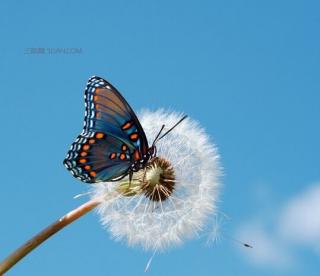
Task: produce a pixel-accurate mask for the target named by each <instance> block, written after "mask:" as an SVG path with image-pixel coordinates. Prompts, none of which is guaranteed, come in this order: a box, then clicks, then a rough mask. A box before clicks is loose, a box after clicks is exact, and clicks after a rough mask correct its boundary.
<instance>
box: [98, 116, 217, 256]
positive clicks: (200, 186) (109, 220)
mask: <svg viewBox="0 0 320 276" xmlns="http://www.w3.org/2000/svg"><path fill="white" fill-rule="evenodd" d="M181 117H182V116H181V114H179V113H176V112H168V111H165V110H158V111H148V110H146V111H142V112H141V114H140V116H139V119H140V122H141V125H142V127H143V129H144V131H145V133H146V136H147V137H148V143H149V145H151V144H152V142H153V139H154V137H155V136H156V135H157V134H158V132H159V129H160V128H161V126H162V124H165V125H166V129H169V128H170V127H171V126H173V125H174V124H175V123H176V122H177V121H179V120H180V119H181ZM156 146H157V156H158V158H157V159H156V161H155V160H151V161H150V163H149V165H148V166H149V168H146V171H145V172H144V171H143V170H141V171H139V172H138V173H135V174H134V176H133V181H132V183H131V186H130V191H128V192H127V194H126V193H124V192H123V191H124V190H125V188H126V187H127V186H126V185H127V183H125V182H124V181H128V180H124V181H120V182H112V183H110V182H109V183H100V184H95V185H92V189H93V195H92V196H93V197H96V196H101V195H103V194H106V193H108V192H111V191H114V190H118V191H120V192H119V196H117V197H115V198H113V199H112V200H107V201H105V202H104V203H102V204H101V205H100V206H99V207H98V213H99V214H100V217H101V222H102V224H103V225H104V226H106V228H107V229H108V230H109V231H110V233H111V235H112V236H113V237H114V238H115V239H116V240H122V241H126V242H127V243H128V244H129V245H130V246H134V245H138V246H142V247H143V248H144V249H146V250H164V249H167V248H169V247H171V246H175V245H179V244H181V243H182V242H183V240H185V239H187V238H192V237H194V236H195V235H197V234H198V233H199V232H200V231H201V230H202V229H203V228H204V226H205V223H206V220H207V218H208V216H209V215H211V214H214V213H215V212H216V207H217V205H216V204H217V200H218V188H219V176H220V174H221V173H220V165H219V155H218V153H217V149H216V147H215V146H214V144H212V142H211V141H210V140H209V138H208V136H207V135H206V133H205V132H204V130H203V129H202V128H201V127H200V126H199V124H198V123H197V122H195V121H194V120H192V119H190V118H187V119H185V120H184V121H183V122H182V123H181V124H179V125H178V126H177V127H176V128H175V129H174V130H173V131H172V132H170V133H169V134H168V135H166V136H165V137H164V138H162V139H160V140H159V141H158V142H157V144H156ZM161 162H162V163H161ZM152 166H153V167H152ZM142 174H144V175H143V177H144V178H146V179H147V180H143V181H142V183H141V179H144V178H143V177H142ZM164 180H165V181H164ZM148 181H149V182H148ZM155 187H156V188H157V189H158V192H159V193H158V192H157V193H158V194H157V195H155V193H154V194H153V195H152V192H153V191H156V189H154V188H155Z"/></svg>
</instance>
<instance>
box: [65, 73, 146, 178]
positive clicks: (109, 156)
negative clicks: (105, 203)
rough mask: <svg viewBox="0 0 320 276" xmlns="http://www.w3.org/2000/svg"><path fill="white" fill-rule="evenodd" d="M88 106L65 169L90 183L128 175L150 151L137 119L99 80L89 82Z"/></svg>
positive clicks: (108, 86)
mask: <svg viewBox="0 0 320 276" xmlns="http://www.w3.org/2000/svg"><path fill="white" fill-rule="evenodd" d="M85 106H86V111H85V119H84V128H83V131H82V133H81V134H80V135H79V136H78V138H77V139H76V141H75V142H74V143H73V144H72V145H71V148H70V150H69V152H68V154H67V157H66V158H65V160H64V164H65V166H66V167H67V169H68V170H70V171H71V173H72V174H73V175H74V176H75V177H77V178H79V179H80V180H82V181H84V182H88V183H95V182H101V181H111V180H114V179H116V178H118V177H121V176H123V175H126V174H127V173H128V172H129V168H130V166H131V164H132V162H134V161H136V160H137V159H139V158H142V156H144V155H145V154H146V153H147V150H148V143H147V139H146V136H145V133H144V131H143V129H142V127H141V125H140V123H139V120H138V119H137V116H136V115H135V113H134V112H133V110H132V109H131V107H130V106H129V104H128V103H127V102H126V100H125V99H124V98H123V97H122V96H121V94H120V93H119V92H118V91H117V90H116V88H114V87H113V86H112V85H111V84H110V83H108V82H107V81H105V80H104V79H102V78H99V77H92V78H90V79H89V81H88V84H87V87H86V90H85Z"/></svg>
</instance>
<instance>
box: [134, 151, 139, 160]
mask: <svg viewBox="0 0 320 276" xmlns="http://www.w3.org/2000/svg"><path fill="white" fill-rule="evenodd" d="M140 158H141V156H140V152H139V151H138V150H135V151H134V153H133V159H134V160H135V161H136V160H139V159H140Z"/></svg>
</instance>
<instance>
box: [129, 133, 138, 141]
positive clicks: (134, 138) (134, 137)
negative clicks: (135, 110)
mask: <svg viewBox="0 0 320 276" xmlns="http://www.w3.org/2000/svg"><path fill="white" fill-rule="evenodd" d="M138 137H139V135H138V133H135V132H134V133H132V134H130V139H131V140H137V139H138Z"/></svg>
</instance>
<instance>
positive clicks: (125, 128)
mask: <svg viewBox="0 0 320 276" xmlns="http://www.w3.org/2000/svg"><path fill="white" fill-rule="evenodd" d="M132 125H133V123H132V122H131V121H129V122H126V123H125V124H124V125H123V126H122V127H121V128H122V129H123V130H127V129H129V128H130V127H132Z"/></svg>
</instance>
